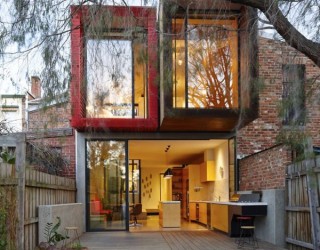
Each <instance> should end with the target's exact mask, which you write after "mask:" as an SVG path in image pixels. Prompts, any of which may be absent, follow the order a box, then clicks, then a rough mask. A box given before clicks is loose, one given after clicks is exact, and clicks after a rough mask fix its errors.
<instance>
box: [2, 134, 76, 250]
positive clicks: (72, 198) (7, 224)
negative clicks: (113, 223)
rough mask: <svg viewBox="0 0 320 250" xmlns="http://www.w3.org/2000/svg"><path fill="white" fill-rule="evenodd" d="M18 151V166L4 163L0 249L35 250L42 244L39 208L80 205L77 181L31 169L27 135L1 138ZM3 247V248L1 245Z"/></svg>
mask: <svg viewBox="0 0 320 250" xmlns="http://www.w3.org/2000/svg"><path fill="white" fill-rule="evenodd" d="M0 146H1V147H14V148H15V155H16V160H15V165H11V164H6V163H0V235H1V236H0V249H10V250H11V249H12V250H13V249H19V250H20V249H25V250H33V249H35V248H36V246H37V244H38V237H39V234H40V233H43V232H38V206H39V205H53V204H65V203H75V202H76V183H75V180H74V179H70V178H65V177H59V176H54V175H50V174H47V173H43V172H39V171H36V170H34V169H32V167H28V166H27V164H26V161H25V158H26V157H25V154H26V150H25V148H26V142H25V135H24V134H17V135H11V136H0ZM1 244H2V245H1Z"/></svg>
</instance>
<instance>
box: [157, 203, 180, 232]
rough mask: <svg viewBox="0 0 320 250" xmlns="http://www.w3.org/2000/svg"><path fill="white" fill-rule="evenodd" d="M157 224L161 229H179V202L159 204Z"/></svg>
mask: <svg viewBox="0 0 320 250" xmlns="http://www.w3.org/2000/svg"><path fill="white" fill-rule="evenodd" d="M159 224H160V226H161V227H181V208H180V201H160V202H159Z"/></svg>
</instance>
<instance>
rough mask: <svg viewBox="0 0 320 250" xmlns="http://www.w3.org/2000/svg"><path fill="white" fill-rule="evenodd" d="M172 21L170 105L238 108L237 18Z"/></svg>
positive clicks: (178, 106)
mask: <svg viewBox="0 0 320 250" xmlns="http://www.w3.org/2000/svg"><path fill="white" fill-rule="evenodd" d="M185 20H186V19H183V18H176V19H173V21H172V31H173V34H174V39H173V42H172V47H173V107H175V108H204V109H206V108H237V107H238V37H237V31H236V30H237V22H236V20H229V19H227V20H216V19H188V20H187V21H185Z"/></svg>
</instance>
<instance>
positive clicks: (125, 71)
mask: <svg viewBox="0 0 320 250" xmlns="http://www.w3.org/2000/svg"><path fill="white" fill-rule="evenodd" d="M71 12H72V14H73V19H72V34H71V38H72V40H71V44H72V46H71V47H72V82H71V105H72V119H71V125H72V127H73V128H75V129H76V130H77V133H76V145H77V147H76V152H77V163H76V168H77V171H76V174H77V177H76V178H77V183H78V187H77V189H78V197H77V198H78V201H79V202H82V203H84V204H86V206H85V207H86V211H85V218H86V222H85V224H86V229H87V230H88V231H96V230H99V231H100V230H129V207H130V204H131V203H142V204H143V207H145V208H146V209H147V210H148V211H157V210H158V205H159V201H161V200H172V199H179V200H180V201H181V202H182V204H183V205H182V211H183V212H182V213H183V217H184V218H186V219H188V217H189V203H188V201H189V200H197V199H206V200H212V199H219V200H220V199H222V200H225V201H227V200H229V198H230V196H231V194H232V193H234V192H235V190H236V181H235V180H236V178H235V176H236V174H237V173H236V171H235V163H234V162H235V160H234V159H235V154H234V147H235V143H234V142H235V141H234V136H235V131H236V129H237V128H241V127H243V126H245V125H246V124H248V123H249V122H250V121H252V120H253V119H254V118H255V117H256V116H257V110H258V109H257V107H258V105H257V100H258V99H257V95H254V91H255V89H254V84H253V82H254V79H255V78H256V77H257V69H256V67H255V66H254V65H255V64H253V63H252V62H253V61H254V60H256V57H257V55H256V50H254V49H252V48H255V47H256V39H255V38H256V37H255V34H256V31H255V25H254V23H253V22H252V17H254V16H255V15H256V13H255V11H253V10H252V9H249V8H246V7H244V6H241V5H237V4H230V3H227V2H224V3H223V4H222V5H221V4H214V5H212V6H209V7H208V6H206V5H205V3H204V2H199V3H197V4H190V3H186V2H185V1H181V2H175V1H162V2H161V3H160V7H159V12H158V15H157V10H156V9H155V8H151V7H127V6H81V7H80V6H73V7H72V8H71ZM159 145H161V146H159ZM172 145H173V146H172ZM178 145H179V146H178ZM188 145H189V146H188ZM199 145H201V147H202V148H201V149H196V148H200V146H199ZM153 148H154V149H155V148H157V149H158V150H160V151H161V152H158V154H156V153H154V152H152V149H153ZM159 148H161V149H159ZM182 148H183V150H184V151H187V150H188V151H189V150H190V149H192V148H194V152H191V153H190V155H188V156H187V155H182V156H181V155H179V157H180V159H176V158H175V157H176V156H177V155H178V154H179V153H180V152H181V151H183V150H182ZM196 150H198V151H196ZM178 151H179V153H178ZM175 152H176V153H175ZM159 153H160V154H159ZM148 155H150V157H151V155H152V157H151V158H153V159H152V160H153V161H152V160H151V159H148V157H147V156H148ZM173 158H175V159H173ZM155 160H157V161H158V162H156V161H155ZM159 162H161V163H159ZM213 162H215V165H216V166H218V167H215V168H214V169H215V170H214V171H213V170H212V171H211V170H210V171H209V172H212V173H213V174H214V176H215V175H216V172H217V173H219V176H218V177H217V178H215V177H210V176H205V177H203V173H204V172H206V170H203V171H202V173H200V172H201V170H200V168H201V169H206V168H208V169H209V168H210V167H209V166H213V165H212V164H213ZM177 165H178V166H177ZM200 165H201V166H203V167H200ZM168 167H169V168H170V167H172V168H174V169H175V170H176V171H178V170H177V169H179V168H180V170H181V171H183V172H184V174H183V176H186V177H185V178H184V179H183V180H181V182H183V184H182V186H183V187H184V188H182V189H177V188H176V186H175V185H174V184H172V182H171V181H170V182H166V181H164V180H163V179H164V178H161V176H162V177H163V176H164V175H165V173H166V172H167V171H166V169H167V168H168ZM188 172H189V173H188ZM224 173H225V174H224ZM159 177H160V179H159ZM229 177H230V178H229ZM151 179H152V181H151ZM213 180H217V181H215V182H214V181H213ZM188 183H190V187H188V190H190V191H187V186H188V185H189V184H188ZM200 183H201V184H200ZM199 185H202V186H201V190H203V192H201V193H200V192H198V189H197V188H196V186H199ZM177 190H178V191H177ZM218 197H219V198H218ZM110 214H112V216H109V217H112V223H106V222H105V221H106V220H107V218H108V215H110ZM104 217H105V218H104Z"/></svg>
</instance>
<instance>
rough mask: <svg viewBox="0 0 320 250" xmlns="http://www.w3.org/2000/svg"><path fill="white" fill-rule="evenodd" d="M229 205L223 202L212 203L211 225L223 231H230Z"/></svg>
mask: <svg viewBox="0 0 320 250" xmlns="http://www.w3.org/2000/svg"><path fill="white" fill-rule="evenodd" d="M228 209H229V206H228V205H223V204H212V205H211V227H213V228H215V229H218V230H220V231H222V232H225V233H228V232H229V217H228V216H229V215H228V212H229V210H228Z"/></svg>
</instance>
